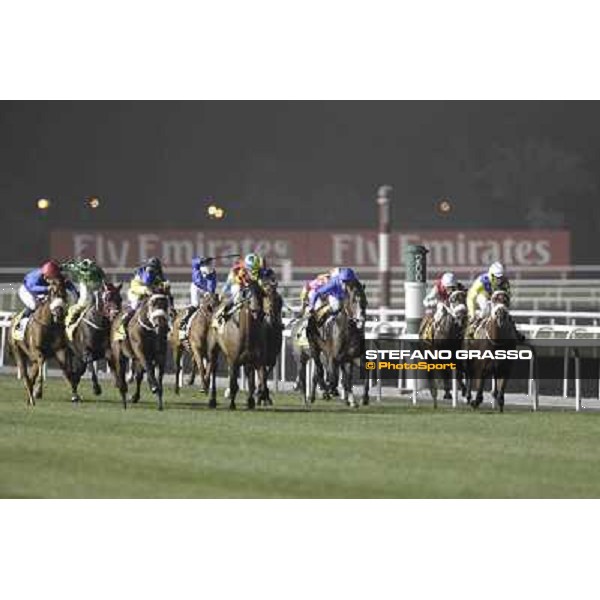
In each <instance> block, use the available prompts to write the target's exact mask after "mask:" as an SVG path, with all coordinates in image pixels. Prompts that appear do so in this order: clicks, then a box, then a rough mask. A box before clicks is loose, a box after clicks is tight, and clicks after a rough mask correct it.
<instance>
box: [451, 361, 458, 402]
mask: <svg viewBox="0 0 600 600" xmlns="http://www.w3.org/2000/svg"><path fill="white" fill-rule="evenodd" d="M457 405H458V371H457V370H456V369H454V371H452V408H456V406H457Z"/></svg>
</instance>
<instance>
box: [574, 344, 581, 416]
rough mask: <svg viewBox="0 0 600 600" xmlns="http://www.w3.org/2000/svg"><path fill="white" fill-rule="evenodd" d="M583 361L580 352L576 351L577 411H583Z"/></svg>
mask: <svg viewBox="0 0 600 600" xmlns="http://www.w3.org/2000/svg"><path fill="white" fill-rule="evenodd" d="M580 367H581V359H580V358H579V352H577V351H575V410H577V411H579V410H581V379H580V378H579V376H580V374H581V373H580Z"/></svg>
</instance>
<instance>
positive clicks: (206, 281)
mask: <svg viewBox="0 0 600 600" xmlns="http://www.w3.org/2000/svg"><path fill="white" fill-rule="evenodd" d="M212 261H213V259H212V258H204V257H201V256H200V257H199V256H196V257H194V259H193V260H192V282H191V283H190V305H189V306H188V307H187V308H186V309H185V310H186V312H185V313H184V314H183V316H182V317H181V321H180V323H179V327H180V330H181V331H185V328H186V327H187V324H188V322H189V320H190V318H191V316H192V315H193V314H194V312H195V311H196V309H197V308H198V307H199V306H200V300H201V299H202V297H204V296H205V295H206V294H215V293H216V291H217V271H216V270H215V268H214V267H213V265H212Z"/></svg>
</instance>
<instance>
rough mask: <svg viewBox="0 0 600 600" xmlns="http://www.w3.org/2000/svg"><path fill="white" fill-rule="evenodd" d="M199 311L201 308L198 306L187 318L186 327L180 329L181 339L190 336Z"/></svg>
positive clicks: (183, 339)
mask: <svg viewBox="0 0 600 600" xmlns="http://www.w3.org/2000/svg"><path fill="white" fill-rule="evenodd" d="M199 312H200V310H199V308H196V310H195V311H194V312H193V313H192V314H191V316H190V318H189V319H188V320H187V322H186V324H185V327H184V328H183V329H180V330H179V340H180V341H182V342H183V341H185V340H187V339H188V338H189V336H190V330H191V328H192V323H193V322H194V319H195V318H196V317H197V316H198V313H199Z"/></svg>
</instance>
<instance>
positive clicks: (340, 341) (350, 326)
mask: <svg viewBox="0 0 600 600" xmlns="http://www.w3.org/2000/svg"><path fill="white" fill-rule="evenodd" d="M366 310H367V301H366V295H365V293H364V288H363V286H362V285H361V284H360V283H358V282H357V283H355V284H350V285H349V286H348V287H347V293H346V297H345V298H344V301H343V302H342V308H341V310H340V311H339V312H338V313H337V314H336V315H334V316H332V317H330V318H329V319H327V321H326V322H325V323H324V324H323V325H321V326H318V325H317V323H316V319H315V318H314V316H313V317H311V318H310V319H309V322H308V326H307V337H308V340H309V342H310V344H311V354H312V355H313V356H318V355H322V356H323V357H324V358H325V363H326V372H327V384H328V385H327V387H328V390H329V391H330V393H331V392H333V391H334V390H336V388H337V383H338V379H339V373H340V370H341V373H342V389H343V392H344V399H345V400H346V403H347V404H348V405H349V406H353V407H358V404H357V403H356V402H355V400H354V392H353V388H352V378H353V368H354V366H355V365H356V366H360V361H361V359H362V358H363V357H364V352H365V348H366V347H365V334H364V326H365V322H366ZM336 391H337V390H336ZM362 403H363V405H367V404H369V378H368V377H365V379H364V387H363V397H362Z"/></svg>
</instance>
